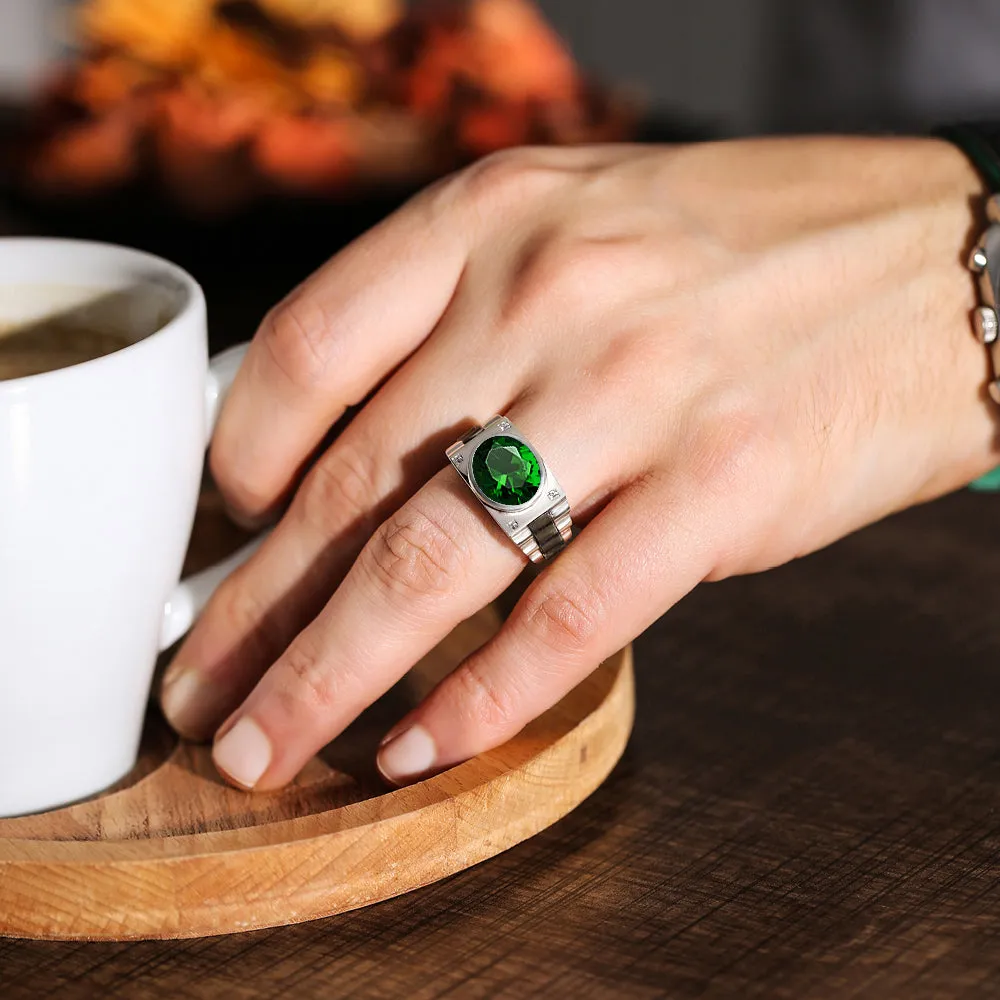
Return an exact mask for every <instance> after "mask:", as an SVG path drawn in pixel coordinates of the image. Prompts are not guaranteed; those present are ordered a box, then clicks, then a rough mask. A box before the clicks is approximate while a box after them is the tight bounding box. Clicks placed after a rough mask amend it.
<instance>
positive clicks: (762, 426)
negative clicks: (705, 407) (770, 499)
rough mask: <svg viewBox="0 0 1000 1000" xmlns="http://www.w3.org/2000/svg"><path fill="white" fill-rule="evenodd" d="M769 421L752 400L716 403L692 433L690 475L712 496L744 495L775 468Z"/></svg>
mask: <svg viewBox="0 0 1000 1000" xmlns="http://www.w3.org/2000/svg"><path fill="white" fill-rule="evenodd" d="M773 423H774V422H773V421H772V420H770V419H768V417H767V415H766V413H764V412H762V410H761V408H760V407H758V406H757V405H755V404H753V403H749V404H748V403H744V402H740V403H737V404H736V405H730V404H728V403H727V404H725V405H722V406H716V407H715V408H714V412H712V413H711V414H710V415H708V416H706V417H703V419H702V423H701V427H700V429H699V431H698V432H697V433H696V434H695V436H694V442H693V443H694V448H693V462H692V465H691V471H692V475H693V476H694V478H695V481H696V484H697V486H698V487H699V488H700V489H702V490H707V491H709V492H710V493H711V494H712V495H714V496H718V495H732V494H733V492H734V491H737V490H738V491H739V492H740V495H742V496H744V497H745V496H747V495H748V494H751V493H756V492H757V491H758V490H759V489H761V488H762V487H764V486H765V485H766V484H767V483H768V481H770V480H772V477H773V475H774V473H775V471H776V469H775V462H774V458H775V453H776V443H775V435H774V427H773Z"/></svg>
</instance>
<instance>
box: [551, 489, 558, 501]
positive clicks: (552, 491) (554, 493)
mask: <svg viewBox="0 0 1000 1000" xmlns="http://www.w3.org/2000/svg"><path fill="white" fill-rule="evenodd" d="M558 496H559V491H558V490H549V499H550V500H555V499H556V498H557V497H558Z"/></svg>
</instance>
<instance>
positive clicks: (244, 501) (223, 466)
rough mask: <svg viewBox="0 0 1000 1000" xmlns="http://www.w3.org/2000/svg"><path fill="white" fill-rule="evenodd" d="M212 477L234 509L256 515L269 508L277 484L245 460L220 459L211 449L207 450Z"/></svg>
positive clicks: (275, 496)
mask: <svg viewBox="0 0 1000 1000" xmlns="http://www.w3.org/2000/svg"><path fill="white" fill-rule="evenodd" d="M209 463H210V468H211V470H212V478H213V479H214V480H215V482H216V483H217V484H218V486H219V490H220V491H221V493H222V495H223V496H224V497H225V498H226V500H227V502H228V503H229V504H230V506H231V508H232V509H233V510H234V511H237V512H239V513H242V514H244V515H246V516H249V517H257V516H258V515H260V514H263V513H264V512H266V511H268V510H270V508H271V507H272V505H273V504H274V502H275V500H276V498H277V496H278V494H279V492H280V487H278V486H276V485H274V484H273V482H272V481H271V478H270V477H268V476H266V475H262V474H261V470H260V469H259V468H257V467H253V466H248V465H246V464H244V463H241V464H239V465H235V464H233V463H231V462H228V461H226V460H225V459H224V458H220V457H219V454H218V453H217V452H216V451H215V450H214V448H213V450H212V451H211V452H210V453H209Z"/></svg>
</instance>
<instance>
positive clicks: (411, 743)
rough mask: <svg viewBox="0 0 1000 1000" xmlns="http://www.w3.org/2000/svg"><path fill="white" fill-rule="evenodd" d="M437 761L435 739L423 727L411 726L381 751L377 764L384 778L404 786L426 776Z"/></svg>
mask: <svg viewBox="0 0 1000 1000" xmlns="http://www.w3.org/2000/svg"><path fill="white" fill-rule="evenodd" d="M436 760H437V747H436V746H435V745H434V737H433V736H431V734H430V733H429V732H427V730H426V729H424V727H423V726H411V727H410V728H409V729H407V730H405V731H404V732H402V733H400V734H399V735H398V736H397V737H395V738H394V739H392V740H390V741H389V742H388V743H386V745H385V746H384V747H382V749H381V750H379V752H378V758H377V763H378V769H379V770H380V771H381V772H382V775H383V777H386V778H388V779H389V781H392V782H395V783H396V784H403V783H404V782H407V781H410V780H412V779H413V778H416V777H418V776H419V775H422V774H426V773H427V772H428V771H430V770H431V768H433V767H434V762H435V761H436Z"/></svg>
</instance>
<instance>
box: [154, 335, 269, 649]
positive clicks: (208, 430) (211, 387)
mask: <svg viewBox="0 0 1000 1000" xmlns="http://www.w3.org/2000/svg"><path fill="white" fill-rule="evenodd" d="M249 346H250V345H249V344H248V343H245V344H237V345H236V346H235V347H230V348H228V349H227V350H225V351H222V352H220V353H219V354H216V355H215V357H213V358H212V359H211V361H209V363H208V379H207V381H206V383H205V440H206V441H208V440H210V439H211V437H212V431H213V430H214V429H215V421H216V420H217V418H218V416H219V410H221V409H222V403H223V400H224V399H225V398H226V393H227V392H228V391H229V387H230V386H231V385H232V384H233V379H234V378H235V377H236V372H237V369H238V368H239V367H240V365H241V364H242V362H243V357H244V355H245V354H246V352H247V348H248V347H249ZM266 534H267V532H264V533H263V534H260V535H258V536H257V537H256V538H254V539H251V541H249V542H247V543H246V545H244V546H243V547H242V548H239V549H237V550H236V551H235V552H234V553H233V554H232V555H231V556H227V557H226V558H225V559H222V560H220V561H219V562H217V563H215V564H214V565H212V566H209V567H208V568H207V569H203V570H202V571H201V572H200V573H195V574H194V575H193V576H189V577H187V578H186V579H184V580H181V582H180V583H179V584H177V586H176V587H175V588H174V592H173V593H172V594H171V595H170V598H169V599H168V600H167V603H166V605H165V606H164V609H163V622H162V624H161V626H160V652H162V651H163V650H164V649H166V648H167V647H168V646H172V645H173V644H174V643H175V642H176V641H177V640H178V639H179V638H180V637H181V636H182V635H183V634H184V633H185V632H186V631H187V630H188V629H189V628H190V627H191V626H192V625H193V624H194V620H195V618H197V617H198V615H199V614H200V612H201V609H202V608H204V607H205V605H206V604H207V603H208V599H209V598H210V597H211V596H212V594H213V593H214V592H215V588H216V587H218V586H219V584H220V583H222V581H223V580H224V579H225V578H226V577H227V576H229V574H230V573H232V571H233V570H234V569H236V568H237V567H238V566H240V565H242V564H243V563H245V562H246V561H247V559H249V558H250V556H252V555H253V554H254V552H256V551H257V549H258V548H259V547H260V543H261V542H262V541H263V540H264V538H265V536H266Z"/></svg>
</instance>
